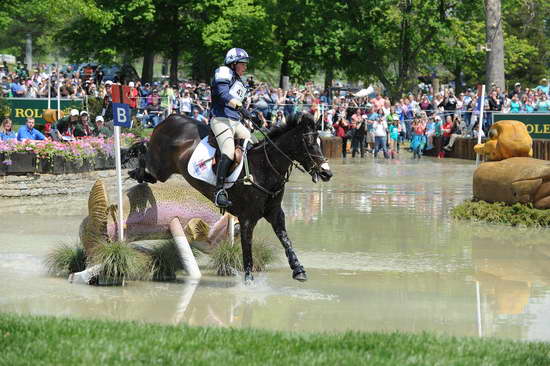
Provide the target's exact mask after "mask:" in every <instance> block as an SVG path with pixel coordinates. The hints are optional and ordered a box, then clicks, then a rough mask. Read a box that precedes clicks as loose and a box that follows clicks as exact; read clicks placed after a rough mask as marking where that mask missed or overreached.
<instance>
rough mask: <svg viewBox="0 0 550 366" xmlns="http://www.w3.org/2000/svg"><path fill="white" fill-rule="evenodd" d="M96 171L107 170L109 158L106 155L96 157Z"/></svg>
mask: <svg viewBox="0 0 550 366" xmlns="http://www.w3.org/2000/svg"><path fill="white" fill-rule="evenodd" d="M94 169H95V170H104V169H107V157H106V156H105V155H96V157H95V159H94Z"/></svg>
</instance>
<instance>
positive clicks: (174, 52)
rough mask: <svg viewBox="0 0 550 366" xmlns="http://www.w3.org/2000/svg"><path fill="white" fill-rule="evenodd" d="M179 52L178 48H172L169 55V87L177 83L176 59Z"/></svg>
mask: <svg viewBox="0 0 550 366" xmlns="http://www.w3.org/2000/svg"><path fill="white" fill-rule="evenodd" d="M179 57H180V50H179V48H178V47H175V46H172V54H171V55H170V85H177V83H178V59H179Z"/></svg>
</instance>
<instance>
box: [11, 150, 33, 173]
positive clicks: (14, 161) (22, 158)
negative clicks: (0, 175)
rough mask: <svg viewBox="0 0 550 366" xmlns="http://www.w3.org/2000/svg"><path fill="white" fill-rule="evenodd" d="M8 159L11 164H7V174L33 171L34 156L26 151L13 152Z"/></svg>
mask: <svg viewBox="0 0 550 366" xmlns="http://www.w3.org/2000/svg"><path fill="white" fill-rule="evenodd" d="M9 159H10V160H11V165H7V173H8V174H25V173H34V171H35V163H34V162H35V159H36V156H35V155H34V154H33V153H28V152H13V153H11V154H10V156H9Z"/></svg>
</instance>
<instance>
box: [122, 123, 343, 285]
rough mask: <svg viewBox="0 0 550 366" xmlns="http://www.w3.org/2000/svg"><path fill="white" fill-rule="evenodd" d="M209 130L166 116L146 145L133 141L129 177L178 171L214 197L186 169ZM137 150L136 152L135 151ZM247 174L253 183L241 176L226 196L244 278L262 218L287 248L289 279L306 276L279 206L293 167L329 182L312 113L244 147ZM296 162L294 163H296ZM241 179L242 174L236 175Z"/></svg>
mask: <svg viewBox="0 0 550 366" xmlns="http://www.w3.org/2000/svg"><path fill="white" fill-rule="evenodd" d="M207 134H208V126H207V125H205V124H204V123H201V122H198V121H195V120H194V119H191V118H187V117H184V116H179V115H170V116H169V117H167V118H166V119H165V120H164V121H163V122H162V123H160V124H159V125H158V126H157V127H155V129H154V131H153V134H152V135H151V139H150V141H149V143H147V144H144V143H141V144H137V145H134V146H133V147H132V148H131V149H130V150H131V151H133V154H132V155H134V156H137V157H138V158H139V159H140V168H138V169H136V170H134V171H132V172H131V173H130V176H131V177H132V178H134V179H136V180H138V181H140V182H141V181H148V182H151V183H154V182H156V181H157V180H158V181H161V182H165V181H166V180H167V179H168V178H170V176H171V175H172V174H175V173H179V174H181V175H183V177H184V178H185V179H186V180H187V181H188V182H189V184H191V185H192V186H193V187H194V188H196V189H197V190H198V191H200V192H201V193H202V194H203V195H205V196H206V197H208V198H209V199H211V200H213V198H214V192H215V187H214V186H212V185H210V184H208V183H206V182H203V181H201V180H197V179H195V178H193V177H191V176H190V175H189V173H188V171H187V165H188V163H189V159H190V158H191V155H192V153H193V150H194V149H195V147H196V146H197V144H198V143H199V142H200V140H201V139H202V138H203V137H204V136H206V135H207ZM136 152H137V154H136ZM248 163H249V167H250V174H251V175H252V177H253V181H254V183H253V184H252V185H246V184H244V182H243V181H242V180H241V179H240V180H239V181H238V182H237V183H235V184H234V185H233V186H232V187H231V188H229V189H228V191H227V192H228V194H229V197H230V199H231V201H232V202H233V205H232V206H231V207H229V208H228V209H227V211H229V212H230V213H231V214H233V215H235V216H236V217H238V219H239V223H240V230H241V246H242V252H243V264H244V269H245V282H248V281H251V280H253V276H252V273H251V272H252V268H253V266H252V234H253V231H254V227H255V226H256V223H257V222H258V220H260V219H261V218H265V219H266V220H267V221H268V222H269V223H270V224H271V226H272V227H273V230H274V231H275V234H276V235H277V237H278V238H279V240H280V241H281V243H282V245H283V247H284V248H285V254H286V256H287V258H288V263H289V265H290V268H291V269H292V277H293V278H294V279H296V280H298V281H305V280H307V275H306V272H305V270H304V267H303V266H302V265H301V264H300V261H299V260H298V258H297V256H296V254H295V253H294V249H293V248H292V242H291V241H290V239H289V238H288V235H287V232H286V227H285V214H284V212H283V209H282V207H281V201H282V199H283V195H284V187H285V183H286V182H287V181H288V178H289V176H290V173H291V171H292V167H293V166H296V167H297V168H298V169H300V170H302V168H303V170H305V171H306V172H308V173H309V174H310V175H311V176H312V178H313V181H314V182H317V180H318V178H321V179H322V180H323V181H328V180H330V178H331V177H332V172H331V171H330V168H329V166H328V164H327V162H326V159H325V158H324V156H323V153H322V151H321V146H320V139H319V136H318V133H317V126H316V124H315V122H314V119H313V116H312V115H310V114H296V115H293V116H290V118H289V119H288V121H287V125H286V126H284V127H280V128H278V129H275V130H273V131H271V132H270V133H269V134H268V135H267V138H266V139H264V140H263V141H262V142H260V143H258V144H257V145H255V146H254V147H253V148H252V149H250V150H249V151H248ZM296 163H298V164H299V165H298V164H296ZM243 177H244V169H243V173H241V176H240V178H243Z"/></svg>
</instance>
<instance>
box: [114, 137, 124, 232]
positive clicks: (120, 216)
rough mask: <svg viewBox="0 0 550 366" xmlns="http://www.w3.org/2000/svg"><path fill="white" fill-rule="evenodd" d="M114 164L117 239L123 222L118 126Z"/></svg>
mask: <svg viewBox="0 0 550 366" xmlns="http://www.w3.org/2000/svg"><path fill="white" fill-rule="evenodd" d="M115 164H116V181H117V193H118V240H119V241H123V240H124V222H123V217H122V216H123V215H122V164H121V161H120V126H115Z"/></svg>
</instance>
